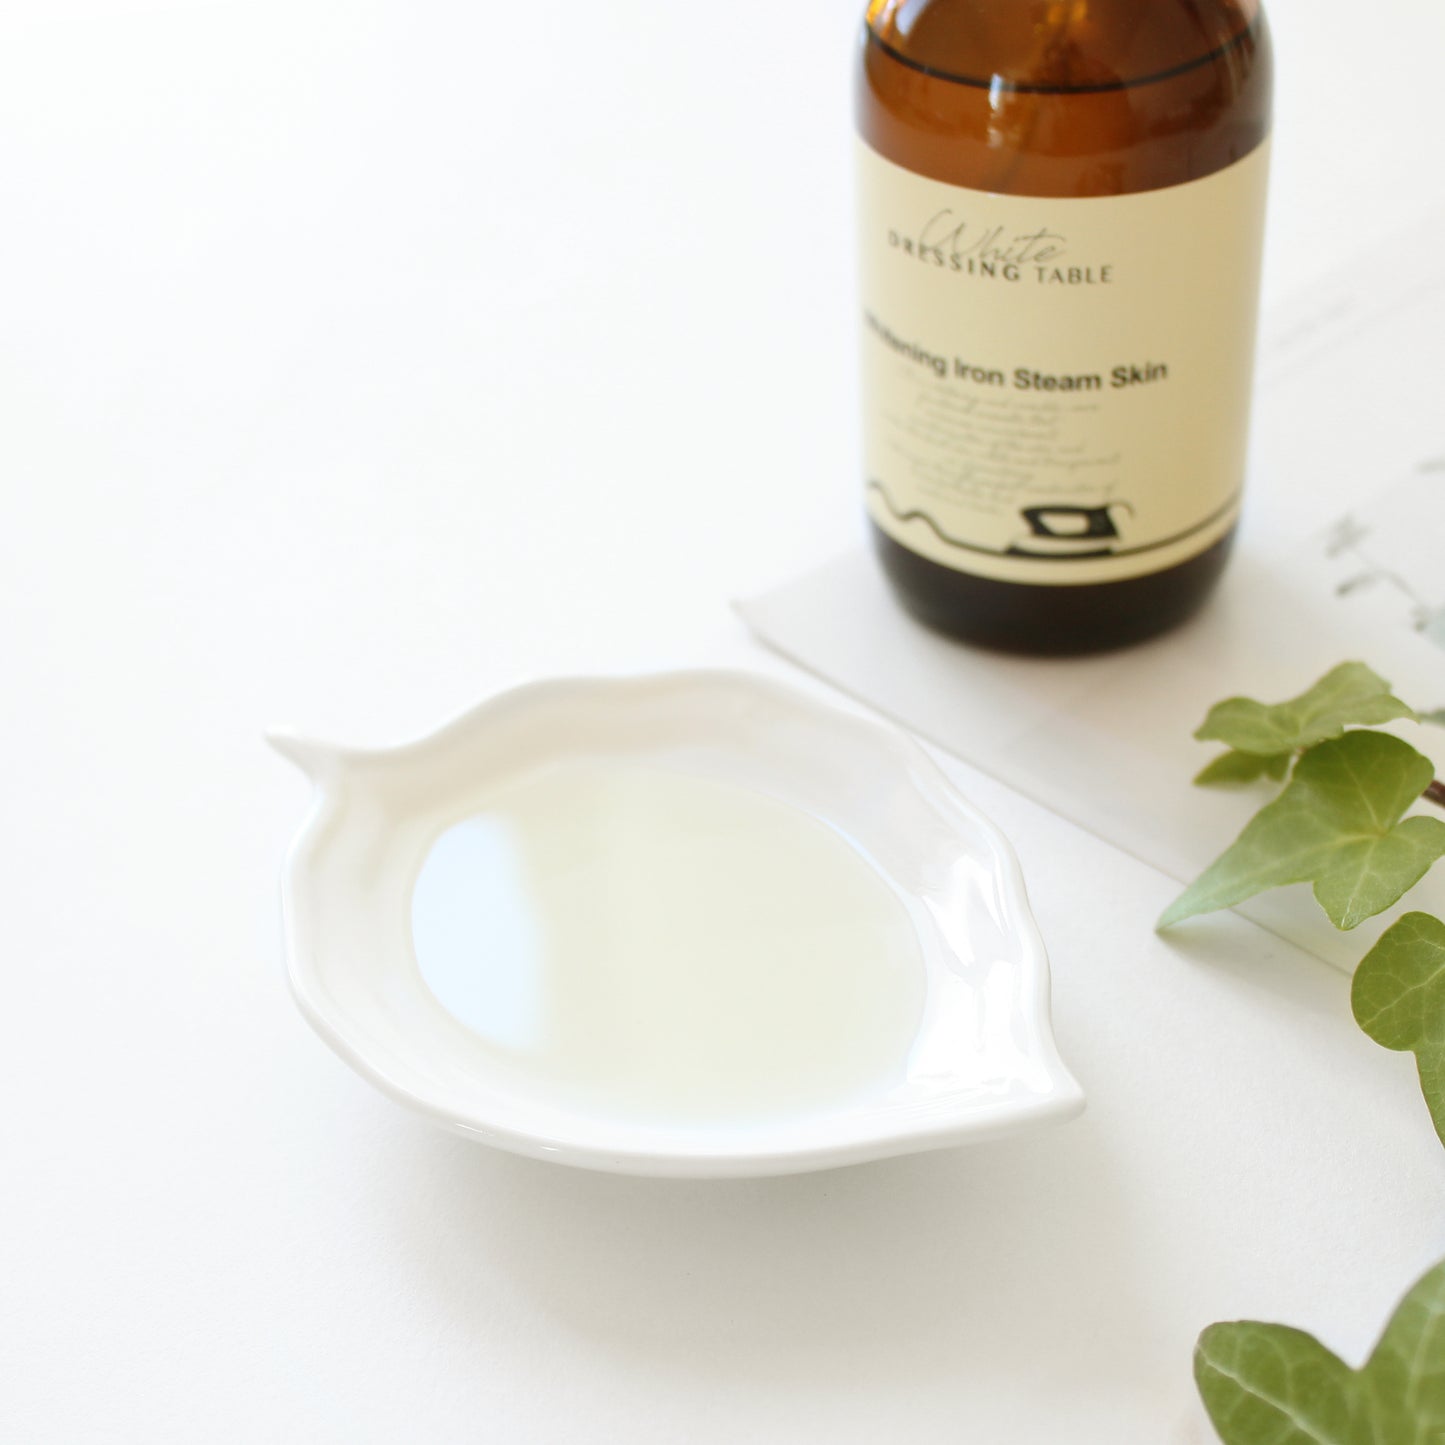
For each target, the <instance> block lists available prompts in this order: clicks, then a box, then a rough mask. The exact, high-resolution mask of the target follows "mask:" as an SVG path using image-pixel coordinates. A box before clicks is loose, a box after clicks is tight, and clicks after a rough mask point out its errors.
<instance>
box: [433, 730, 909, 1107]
mask: <svg viewBox="0 0 1445 1445" xmlns="http://www.w3.org/2000/svg"><path fill="white" fill-rule="evenodd" d="M412 937H413V943H414V946H415V950H416V957H417V963H418V965H419V967H420V969H421V973H422V976H423V977H424V979H425V980H426V983H427V985H428V987H429V988H430V989H431V991H432V993H433V994H434V995H435V996H436V997H437V999H438V1000H439V1001H440V1002H441V1003H442V1005H443V1006H444V1007H445V1008H446V1009H447V1010H448V1012H450V1013H451V1014H452V1015H453V1016H454V1017H456V1018H457V1019H459V1020H460V1021H461V1022H462V1023H463V1024H465V1025H466V1026H467V1027H468V1028H469V1029H470V1030H471V1031H472V1032H473V1033H474V1034H475V1035H476V1036H477V1037H478V1039H479V1040H480V1041H481V1044H482V1046H483V1047H484V1048H485V1049H486V1050H487V1051H488V1052H489V1053H490V1054H491V1055H492V1059H493V1061H494V1062H495V1063H496V1064H497V1066H499V1067H500V1068H502V1069H504V1070H505V1071H506V1072H507V1073H510V1074H513V1075H520V1076H522V1077H523V1078H525V1080H526V1082H527V1083H528V1085H529V1086H531V1087H534V1088H536V1090H537V1091H538V1093H539V1094H540V1095H541V1096H542V1097H545V1098H547V1099H548V1100H549V1101H550V1102H552V1103H553V1104H555V1105H558V1106H560V1107H565V1108H569V1109H573V1110H576V1111H579V1112H583V1113H590V1114H605V1115H616V1114H625V1115H626V1116H627V1117H629V1118H635V1119H638V1120H639V1121H648V1122H653V1123H656V1124H658V1125H708V1124H716V1125H726V1124H728V1123H732V1122H747V1121H756V1120H758V1119H765V1118H768V1117H780V1118H781V1117H787V1116H796V1115H798V1114H806V1113H816V1112H820V1111H827V1110H829V1109H832V1108H836V1107H842V1106H846V1105H849V1104H854V1103H856V1102H857V1101H859V1100H860V1099H866V1098H869V1097H878V1096H881V1095H883V1094H885V1093H886V1092H887V1091H888V1090H889V1088H890V1087H892V1086H893V1085H895V1084H901V1083H902V1082H903V1080H904V1076H905V1072H906V1063H907V1059H908V1055H909V1051H910V1049H911V1047H912V1045H913V1043H914V1041H915V1040H916V1039H917V1036H918V1034H919V1032H920V1029H921V1027H922V1022H923V1016H924V1007H925V1002H926V997H927V976H926V971H925V965H924V960H923V955H922V949H921V947H920V943H919V939H918V934H917V930H916V928H915V926H914V923H913V920H912V919H911V918H910V916H909V913H908V910H907V908H906V907H905V905H904V903H903V902H902V900H901V899H900V898H899V897H898V895H897V894H895V893H894V891H893V890H892V889H891V888H890V887H889V885H888V884H887V882H885V880H884V879H883V878H882V876H881V875H880V874H879V873H878V871H877V870H876V869H875V868H874V867H873V866H872V864H871V863H869V861H868V860H867V859H866V858H865V857H864V855H863V854H862V853H861V852H860V851H859V850H858V849H857V848H856V847H854V846H853V845H852V844H851V843H850V842H849V841H848V840H847V839H846V838H845V837H844V836H842V835H841V834H840V833H838V832H837V831H836V830H835V829H833V828H831V827H829V826H828V825H827V824H825V823H823V822H821V821H819V820H818V819H817V818H814V817H812V816H810V815H808V814H807V813H804V812H802V811H800V810H799V809H796V808H793V807H790V806H788V805H786V804H784V803H781V802H779V801H777V800H775V799H773V798H770V797H767V796H766V795H764V794H762V793H758V792H754V791H751V790H749V789H746V788H742V787H737V786H734V785H730V784H727V783H724V782H721V781H715V780H710V779H706V778H702V777H697V776H692V775H689V774H684V773H675V772H670V771H665V770H662V769H657V768H648V767H644V766H641V765H639V764H634V763H625V762H616V761H603V760H586V759H575V760H569V761H566V762H563V763H559V764H555V765H553V766H550V767H548V768H546V769H544V770H539V771H537V772H534V773H530V774H527V775H524V776H519V777H518V778H516V779H514V780H512V781H511V782H509V783H507V784H506V785H504V786H502V787H500V788H498V789H497V790H496V791H495V792H494V793H493V794H492V795H491V796H490V798H489V799H488V802H487V806H486V808H485V810H483V811H481V812H478V813H476V814H475V815H473V816H471V817H469V818H467V819H465V820H464V821H462V822H460V823H457V824H455V825H454V826H452V827H451V828H449V829H448V830H447V831H446V832H444V833H443V834H442V835H441V836H440V837H439V838H438V839H437V840H436V842H435V843H434V844H433V845H432V848H431V850H430V852H429V853H428V855H427V857H426V860H425V862H424V863H423V866H422V868H421V871H420V874H419V876H418V878H417V881H416V885H415V888H414V892H413V900H412Z"/></svg>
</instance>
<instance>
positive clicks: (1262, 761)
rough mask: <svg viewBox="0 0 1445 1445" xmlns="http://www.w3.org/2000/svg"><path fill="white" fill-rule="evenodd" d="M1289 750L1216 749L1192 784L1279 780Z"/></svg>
mask: <svg viewBox="0 0 1445 1445" xmlns="http://www.w3.org/2000/svg"><path fill="white" fill-rule="evenodd" d="M1293 756H1294V755H1293V754H1292V753H1241V752H1238V751H1230V752H1227V753H1220V755H1219V756H1218V757H1217V758H1215V759H1214V761H1213V762H1212V763H1209V764H1207V765H1206V766H1205V767H1204V768H1202V769H1201V770H1200V772H1199V773H1198V774H1196V776H1195V779H1194V786H1195V787H1196V788H1235V787H1239V786H1241V785H1242V784H1244V783H1253V782H1257V781H1258V780H1259V779H1260V778H1266V777H1267V778H1273V779H1274V780H1275V782H1279V781H1280V780H1281V779H1282V778H1283V777H1284V775H1285V774H1286V773H1287V772H1289V760H1290V758H1291V757H1293Z"/></svg>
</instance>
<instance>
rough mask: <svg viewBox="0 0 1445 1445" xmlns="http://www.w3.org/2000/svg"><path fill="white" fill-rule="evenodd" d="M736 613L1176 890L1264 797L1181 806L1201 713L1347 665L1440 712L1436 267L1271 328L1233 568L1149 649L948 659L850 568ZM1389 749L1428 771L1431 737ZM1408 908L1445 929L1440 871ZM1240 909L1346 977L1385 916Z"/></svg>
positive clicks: (1443, 624) (1193, 791)
mask: <svg viewBox="0 0 1445 1445" xmlns="http://www.w3.org/2000/svg"><path fill="white" fill-rule="evenodd" d="M1440 219H1441V222H1442V224H1445V214H1442V216H1441V218H1440ZM1437 233H1438V231H1437ZM739 610H740V612H741V613H742V615H743V617H744V618H745V619H746V621H747V623H748V624H749V626H750V627H751V628H752V629H753V631H754V632H755V633H756V634H757V636H758V637H759V638H760V639H761V640H763V641H764V642H766V643H767V644H769V645H770V646H772V647H773V648H775V649H777V650H778V651H779V652H781V653H783V654H784V655H785V656H787V657H789V658H791V659H792V660H793V661H794V662H796V663H798V664H799V665H800V666H802V667H804V668H807V669H808V670H809V671H811V672H813V673H816V674H817V675H819V676H820V677H822V678H824V679H826V680H828V681H830V682H832V683H833V684H835V685H836V686H838V687H840V688H842V689H843V690H844V691H845V692H847V693H849V694H850V695H852V696H854V697H856V698H858V699H860V700H861V701H863V702H866V703H868V704H870V705H871V706H873V707H875V708H877V709H878V710H879V711H880V712H883V713H885V714H887V715H888V716H890V717H892V718H894V719H895V720H897V721H898V722H901V723H903V724H904V725H905V726H907V727H910V728H912V729H914V730H915V731H916V732H918V733H919V734H921V735H922V736H923V737H925V738H927V739H929V740H930V741H932V742H934V743H936V744H938V745H940V746H941V747H943V748H945V749H947V750H949V751H950V752H953V753H955V754H957V755H958V756H959V757H961V758H964V759H966V760H968V761H969V762H971V763H973V764H975V765H976V766H977V767H979V768H981V769H983V770H984V771H985V772H987V773H990V774H992V775H993V776H995V777H997V778H999V779H1001V780H1002V781H1004V782H1006V783H1008V784H1009V785H1010V786H1012V787H1015V788H1017V789H1018V790H1019V791H1020V792H1022V793H1024V794H1026V795H1027V796H1029V797H1031V798H1033V799H1035V800H1036V801H1038V802H1040V803H1043V804H1045V805H1046V806H1048V807H1049V808H1052V809H1053V810H1054V811H1056V812H1058V813H1059V814H1061V815H1062V816H1064V817H1066V818H1069V819H1071V820H1072V821H1074V822H1076V823H1078V824H1080V825H1081V826H1083V827H1085V828H1087V829H1089V830H1090V831H1091V832H1093V833H1095V834H1097V835H1098V836H1099V837H1100V838H1103V839H1105V840H1107V841H1108V842H1110V843H1112V844H1114V845H1115V846H1117V847H1119V848H1122V849H1124V850H1125V851H1126V852H1128V853H1130V854H1132V855H1133V856H1135V857H1137V858H1140V859H1142V860H1144V861H1145V862H1148V863H1151V864H1153V865H1155V866H1156V867H1158V868H1159V869H1161V870H1162V871H1163V872H1165V873H1166V874H1168V875H1169V876H1171V877H1173V878H1175V879H1177V880H1178V881H1179V882H1180V883H1181V884H1183V883H1185V882H1188V881H1189V880H1190V879H1192V878H1194V877H1195V876H1196V875H1197V874H1198V873H1200V872H1201V871H1202V870H1203V869H1204V868H1205V866H1206V865H1207V864H1208V863H1209V862H1210V861H1211V860H1212V859H1213V858H1214V857H1216V856H1217V855H1218V854H1219V853H1220V852H1222V851H1223V849H1224V848H1225V847H1226V846H1227V845H1228V843H1229V842H1231V841H1232V840H1233V838H1234V837H1235V835H1236V834H1237V833H1238V831H1239V829H1240V828H1242V827H1243V825H1244V823H1245V822H1246V821H1247V819H1248V817H1249V816H1250V814H1251V812H1252V811H1253V809H1254V808H1255V807H1257V806H1258V804H1259V803H1260V802H1262V801H1264V799H1265V798H1266V797H1267V796H1268V793H1267V792H1266V791H1263V790H1260V791H1257V792H1250V791H1248V790H1246V791H1245V792H1244V793H1243V794H1241V793H1238V792H1220V791H1215V790H1207V789H1198V788H1191V787H1190V786H1189V779H1190V778H1191V777H1192V776H1193V774H1194V773H1195V772H1196V771H1197V770H1198V769H1199V768H1200V767H1202V766H1203V765H1204V763H1205V762H1207V761H1208V760H1209V759H1210V758H1211V757H1212V756H1213V755H1214V752H1216V751H1219V749H1218V748H1217V747H1215V746H1213V745H1211V746H1208V747H1206V746H1204V745H1201V744H1199V743H1196V742H1194V741H1193V740H1192V737H1191V734H1192V732H1193V730H1194V729H1195V728H1196V727H1197V726H1198V725H1199V723H1200V722H1201V721H1202V719H1203V717H1204V714H1205V712H1206V711H1207V710H1208V708H1209V706H1210V705H1211V704H1212V703H1214V702H1216V701H1218V700H1219V699H1220V698H1223V697H1226V696H1230V695H1235V694H1241V693H1242V694H1246V695H1249V696H1252V697H1258V698H1260V699H1262V700H1264V701H1267V702H1274V701H1280V700H1282V699H1284V698H1286V697H1290V696H1293V695H1294V694H1296V693H1298V692H1301V691H1303V690H1304V688H1305V687H1307V686H1308V685H1309V684H1310V683H1311V682H1313V681H1314V680H1315V678H1316V677H1317V676H1319V675H1320V674H1321V673H1323V672H1325V671H1327V670H1328V669H1329V668H1331V667H1333V666H1334V665H1335V664H1336V663H1339V662H1343V661H1346V660H1348V659H1359V660H1361V661H1364V662H1367V663H1369V664H1370V666H1372V667H1373V668H1374V669H1375V670H1376V671H1377V672H1379V673H1382V674H1383V675H1384V676H1385V677H1387V678H1388V679H1389V680H1390V681H1391V682H1392V683H1393V684H1394V687H1395V691H1396V693H1397V694H1398V695H1399V696H1400V697H1402V698H1404V699H1405V701H1406V702H1408V703H1410V704H1411V705H1412V706H1414V707H1416V708H1418V709H1433V708H1441V707H1445V260H1442V258H1441V257H1440V256H1439V255H1438V254H1434V255H1432V254H1430V252H1429V250H1428V248H1425V247H1419V248H1416V247H1414V246H1413V245H1412V244H1411V243H1410V242H1409V241H1408V239H1407V238H1401V241H1400V243H1399V245H1398V246H1397V247H1395V248H1393V249H1392V250H1391V251H1390V252H1389V253H1388V254H1387V255H1379V254H1376V255H1372V256H1369V257H1361V258H1359V259H1358V260H1357V261H1356V262H1354V263H1352V264H1351V265H1350V266H1348V267H1346V268H1344V269H1342V270H1341V271H1340V272H1339V273H1338V274H1337V275H1336V276H1334V277H1333V278H1332V279H1331V281H1330V282H1329V283H1328V284H1326V285H1324V286H1322V287H1318V288H1315V289H1314V290H1312V291H1311V293H1310V294H1308V295H1305V296H1301V297H1298V298H1296V299H1295V301H1294V302H1293V303H1292V304H1290V305H1288V306H1286V307H1284V308H1282V309H1281V310H1280V311H1278V312H1277V313H1275V314H1274V315H1273V316H1272V317H1271V318H1270V320H1269V322H1268V323H1267V325H1266V328H1265V333H1264V341H1263V345H1262V348H1261V357H1260V366H1259V384H1258V388H1257V396H1256V403H1255V435H1254V445H1253V448H1252V453H1251V465H1250V480H1249V491H1248V493H1247V502H1246V519H1245V524H1244V527H1243V529H1242V533H1241V537H1240V541H1239V544H1238V549H1237V552H1236V556H1235V559H1234V561H1233V563H1232V564H1231V567H1230V570H1229V572H1228V573H1227V574H1226V576H1225V580H1224V583H1223V585H1222V586H1221V588H1220V591H1219V593H1218V595H1217V596H1216V598H1215V599H1214V600H1213V601H1211V603H1210V604H1209V605H1208V606H1207V607H1206V608H1205V610H1204V611H1203V612H1202V613H1201V614H1200V615H1199V616H1198V617H1196V618H1195V619H1193V620H1192V621H1191V622H1189V623H1188V624H1186V625H1185V626H1184V627H1183V628H1181V629H1178V630H1176V631H1175V632H1173V633H1170V634H1169V635H1168V636H1166V637H1163V638H1159V639H1157V640H1155V641H1153V642H1151V643H1147V644H1145V645H1143V646H1141V647H1137V648H1134V649H1132V650H1129V651H1125V652H1119V653H1114V654H1108V655H1104V656H1101V657H1092V658H1079V659H1067V660H1063V659H1061V660H1053V659H1046V660H1038V659H1026V658H1015V657H1008V656H1002V655H997V654H992V653H987V652H982V651H979V650H976V649H972V648H967V647H963V646H960V645H958V644H956V643H953V642H950V641H948V640H946V639H944V638H942V637H939V636H936V635H935V634H933V633H931V632H929V631H927V630H926V629H924V628H922V627H920V626H918V625H917V624H916V623H914V622H913V621H911V620H910V619H909V618H908V617H907V616H906V615H905V614H904V613H903V612H902V611H901V610H900V609H899V607H898V606H897V604H896V603H895V602H894V601H893V599H892V597H891V595H890V593H889V591H888V588H887V586H886V584H885V583H884V581H883V579H882V577H881V575H880V574H879V572H878V570H877V568H876V566H875V565H874V562H873V559H872V557H871V556H869V555H868V554H867V553H866V552H864V551H862V550H858V551H855V552H850V553H847V554H845V555H842V556H840V557H836V558H834V559H833V560H831V561H829V562H827V563H825V564H824V565H823V566H821V567H819V568H818V569H817V570H815V571H813V572H810V573H808V574H807V575H805V576H803V577H801V578H798V579H797V580H795V581H792V582H790V583H787V584H785V585H784V586H782V587H779V588H777V589H776V590H774V591H772V592H769V593H767V594H765V595H763V596H761V597H756V598H753V599H751V600H749V601H746V602H743V603H740V604H739ZM1395 731H1397V732H1399V733H1400V735H1401V736H1403V737H1405V738H1407V739H1408V740H1409V741H1410V742H1411V743H1412V744H1413V745H1414V746H1416V747H1418V748H1420V749H1421V750H1422V751H1426V752H1428V753H1430V754H1431V756H1432V757H1433V758H1434V759H1435V761H1436V763H1437V766H1439V767H1440V768H1441V769H1442V771H1445V729H1442V728H1435V727H1416V726H1413V725H1409V724H1405V725H1401V726H1399V727H1397V728H1396V729H1395ZM1428 806H1429V805H1428V804H1424V805H1422V807H1424V808H1428ZM1407 903H1408V906H1411V907H1419V908H1425V909H1427V910H1430V911H1433V912H1437V913H1440V914H1442V915H1445V865H1441V868H1440V869H1438V870H1437V871H1436V872H1435V873H1434V874H1432V875H1430V876H1428V877H1427V878H1426V879H1425V881H1424V882H1423V883H1422V884H1421V885H1419V887H1418V888H1417V889H1415V890H1414V891H1413V892H1412V893H1411V894H1410V895H1409V897H1408V899H1407ZM1241 912H1243V913H1245V914H1246V915H1247V916H1248V917H1250V918H1252V919H1254V920H1255V921H1256V922H1257V923H1260V924H1262V925H1263V926H1265V927H1267V928H1269V929H1271V930H1272V931H1274V932H1275V933H1278V934H1280V935H1281V936H1282V937H1285V938H1288V939H1290V940H1292V941H1293V942H1295V943H1298V944H1301V945H1302V946H1304V947H1305V948H1307V949H1309V950H1310V951H1311V952H1313V953H1315V954H1317V955H1318V956H1319V957H1320V958H1323V959H1326V960H1327V961H1329V962H1331V963H1333V964H1335V965H1336V966H1338V967H1341V968H1346V969H1349V968H1353V967H1354V965H1355V964H1356V963H1357V962H1358V961H1359V959H1360V958H1361V957H1362V956H1363V954H1364V953H1365V951H1366V949H1367V948H1368V947H1369V946H1370V944H1371V943H1372V942H1373V940H1374V939H1375V938H1376V937H1378V936H1379V933H1380V932H1381V931H1383V929H1384V927H1385V926H1387V924H1388V922H1389V921H1390V918H1391V917H1393V916H1394V915H1393V914H1391V915H1388V916H1386V917H1385V918H1382V919H1378V920H1373V921H1372V922H1370V923H1367V924H1364V925H1362V926H1361V927H1360V928H1358V929H1357V930H1355V931H1354V932H1353V933H1350V934H1339V933H1337V932H1336V931H1335V930H1334V929H1333V928H1332V927H1331V926H1330V924H1329V922H1328V920H1327V919H1326V918H1325V917H1324V915H1323V913H1322V912H1321V911H1320V910H1319V908H1318V907H1317V906H1316V904H1315V903H1314V901H1313V899H1312V898H1311V897H1310V894H1309V890H1308V888H1307V887H1306V886H1304V885H1300V886H1299V887H1295V888H1288V889H1284V890H1280V891H1279V892H1276V893H1272V894H1267V895H1265V896H1263V897H1261V898H1259V899H1256V900H1254V901H1253V902H1251V903H1250V904H1248V905H1246V906H1245V907H1244V908H1243V909H1241ZM1182 926H1183V927H1186V928H1187V927H1188V924H1184V925H1182Z"/></svg>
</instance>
